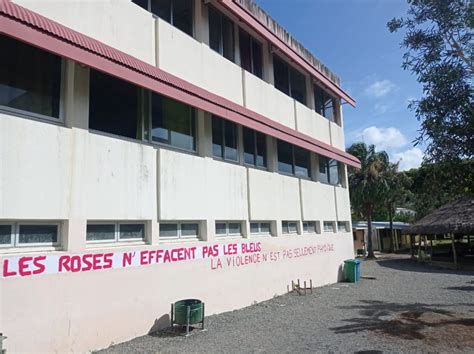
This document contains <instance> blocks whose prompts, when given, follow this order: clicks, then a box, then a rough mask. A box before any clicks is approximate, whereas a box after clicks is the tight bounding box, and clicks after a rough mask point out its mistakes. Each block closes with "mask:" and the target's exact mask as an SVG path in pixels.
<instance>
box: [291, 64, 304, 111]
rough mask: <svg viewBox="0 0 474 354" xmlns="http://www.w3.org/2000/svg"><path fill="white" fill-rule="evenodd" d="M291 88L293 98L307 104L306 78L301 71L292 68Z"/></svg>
mask: <svg viewBox="0 0 474 354" xmlns="http://www.w3.org/2000/svg"><path fill="white" fill-rule="evenodd" d="M290 81H291V83H290V87H291V97H293V98H294V99H295V100H297V101H299V102H301V103H303V104H306V82H305V76H304V75H303V74H301V73H300V72H299V71H297V70H295V69H293V68H291V69H290Z"/></svg>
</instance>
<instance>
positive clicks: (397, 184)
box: [385, 163, 411, 252]
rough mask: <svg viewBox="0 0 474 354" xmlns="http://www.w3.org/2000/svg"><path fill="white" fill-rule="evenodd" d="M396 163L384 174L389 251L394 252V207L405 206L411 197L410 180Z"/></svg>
mask: <svg viewBox="0 0 474 354" xmlns="http://www.w3.org/2000/svg"><path fill="white" fill-rule="evenodd" d="M398 165H399V164H398V163H395V164H394V163H392V164H390V165H389V166H388V168H387V170H386V172H385V179H386V181H387V192H386V193H385V206H386V208H387V210H388V218H389V222H390V236H391V237H390V251H391V252H394V251H395V233H394V230H393V215H394V213H395V207H396V205H403V204H405V203H406V202H407V201H408V200H409V199H410V197H411V192H410V189H409V188H410V185H411V180H410V178H409V177H408V176H407V175H406V174H405V173H404V172H399V171H398Z"/></svg>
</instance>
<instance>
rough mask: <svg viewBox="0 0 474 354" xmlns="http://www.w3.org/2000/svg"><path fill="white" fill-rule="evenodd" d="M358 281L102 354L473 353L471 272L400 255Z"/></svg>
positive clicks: (368, 264)
mask: <svg viewBox="0 0 474 354" xmlns="http://www.w3.org/2000/svg"><path fill="white" fill-rule="evenodd" d="M362 275H363V276H374V277H376V279H375V280H369V279H362V280H361V282H360V283H358V284H346V283H340V284H335V285H330V286H326V287H322V288H317V289H315V291H313V294H312V295H307V296H297V295H294V294H288V295H284V296H280V297H277V298H274V299H272V300H269V301H266V302H263V303H260V304H257V305H254V306H250V307H247V308H244V309H241V310H237V311H232V312H227V313H223V314H220V315H215V316H210V317H208V318H207V323H206V325H207V328H208V330H207V331H205V332H200V333H195V334H193V335H191V336H190V337H188V338H183V337H180V336H173V335H172V334H170V333H169V332H168V333H166V332H162V333H157V334H155V335H147V336H143V337H139V338H135V339H134V340H132V341H129V342H126V343H123V344H119V345H115V346H113V347H110V348H108V349H107V350H104V351H101V352H100V353H157V352H160V353H171V352H172V353H175V352H186V353H187V352H192V353H234V352H245V353H248V352H262V353H270V352H279V353H289V352H293V353H299V352H344V353H346V352H351V353H354V352H358V353H362V352H371V353H381V352H384V353H385V352H397V353H399V352H471V353H474V272H461V271H451V270H443V269H438V268H433V267H429V266H424V265H418V264H417V263H416V262H414V261H412V260H410V259H408V258H407V257H404V256H397V257H388V258H383V259H379V260H377V261H365V262H363V263H362Z"/></svg>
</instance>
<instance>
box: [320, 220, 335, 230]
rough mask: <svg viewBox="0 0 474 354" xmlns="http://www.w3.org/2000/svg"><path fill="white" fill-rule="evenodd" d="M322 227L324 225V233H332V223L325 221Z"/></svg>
mask: <svg viewBox="0 0 474 354" xmlns="http://www.w3.org/2000/svg"><path fill="white" fill-rule="evenodd" d="M323 225H324V231H326V232H334V226H333V224H332V221H325V222H324V223H323Z"/></svg>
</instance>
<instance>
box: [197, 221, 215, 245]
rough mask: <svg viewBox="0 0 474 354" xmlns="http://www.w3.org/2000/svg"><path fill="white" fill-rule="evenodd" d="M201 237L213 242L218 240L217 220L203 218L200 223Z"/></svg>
mask: <svg viewBox="0 0 474 354" xmlns="http://www.w3.org/2000/svg"><path fill="white" fill-rule="evenodd" d="M199 227H200V230H199V233H200V238H201V240H203V241H207V242H213V241H215V240H216V221H215V220H211V219H208V220H203V221H201V223H200V224H199Z"/></svg>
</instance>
